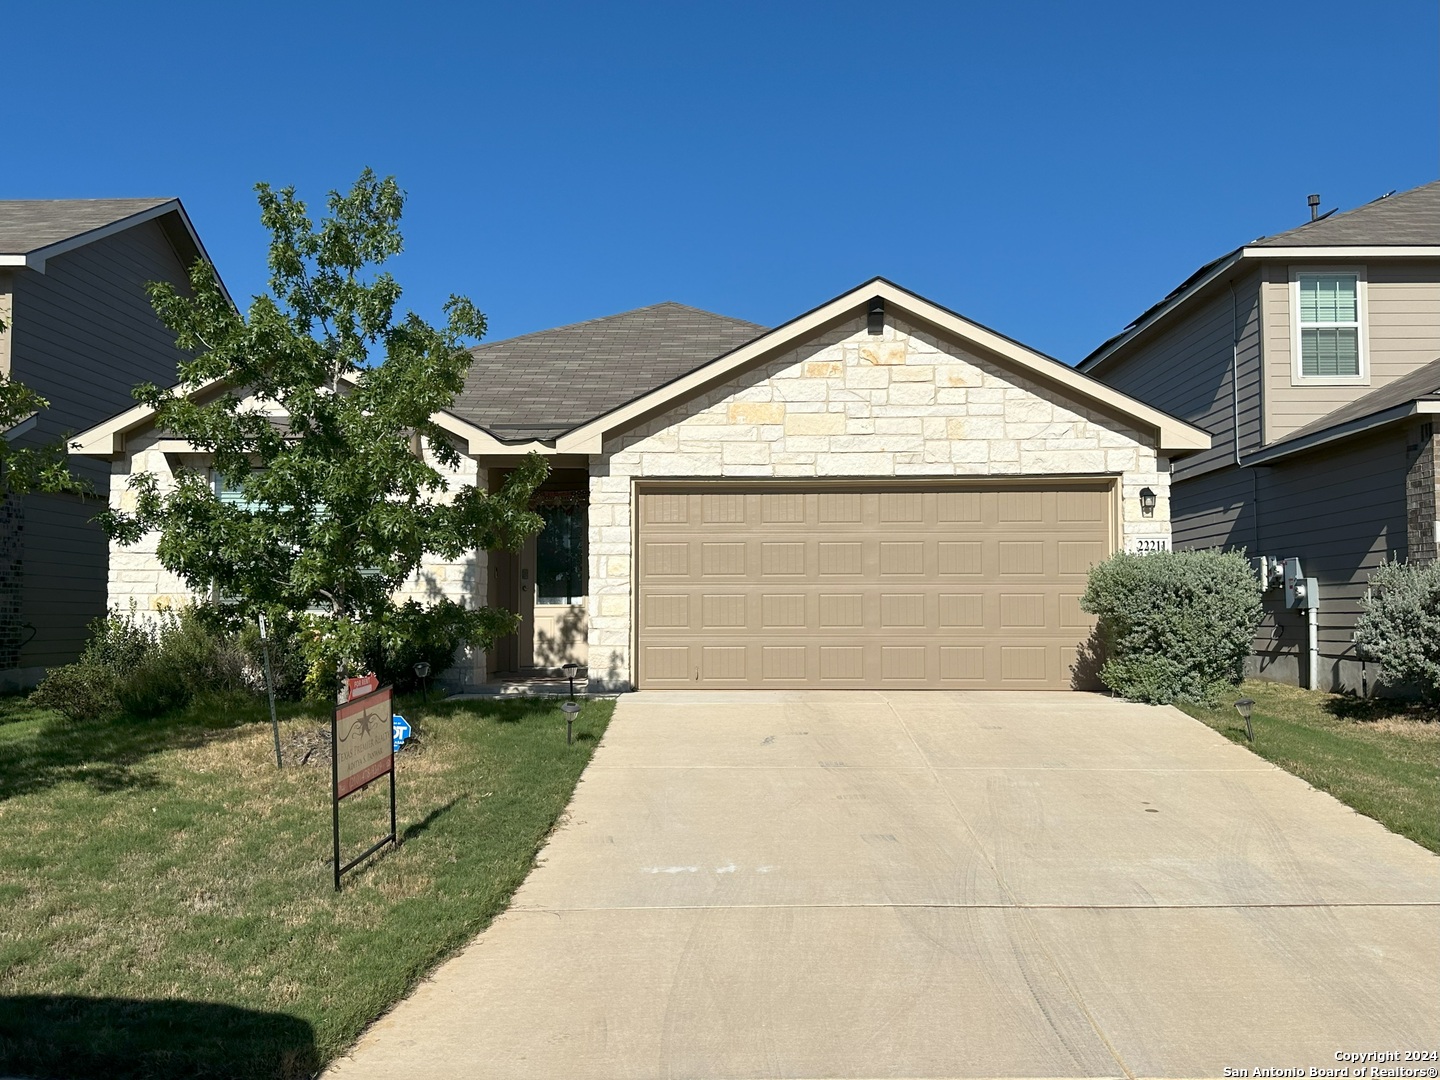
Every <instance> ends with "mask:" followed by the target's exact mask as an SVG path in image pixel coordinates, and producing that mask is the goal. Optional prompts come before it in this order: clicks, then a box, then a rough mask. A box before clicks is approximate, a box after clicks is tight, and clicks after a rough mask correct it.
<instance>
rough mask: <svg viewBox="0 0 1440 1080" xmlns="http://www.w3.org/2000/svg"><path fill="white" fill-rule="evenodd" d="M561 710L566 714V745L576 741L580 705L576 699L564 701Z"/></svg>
mask: <svg viewBox="0 0 1440 1080" xmlns="http://www.w3.org/2000/svg"><path fill="white" fill-rule="evenodd" d="M560 711H561V712H563V713H564V714H565V745H566V746H570V745H572V744H573V743H574V742H575V716H576V714H577V713H579V711H580V705H579V703H578V702H575V701H563V702H561V703H560Z"/></svg>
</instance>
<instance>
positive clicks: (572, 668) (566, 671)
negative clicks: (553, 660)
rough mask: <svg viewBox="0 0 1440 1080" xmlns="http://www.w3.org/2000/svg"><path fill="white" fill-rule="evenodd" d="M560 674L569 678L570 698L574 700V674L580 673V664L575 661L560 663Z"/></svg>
mask: <svg viewBox="0 0 1440 1080" xmlns="http://www.w3.org/2000/svg"><path fill="white" fill-rule="evenodd" d="M560 674H561V675H564V676H565V678H567V679H569V680H570V700H572V701H573V700H575V676H576V675H579V674H580V665H579V664H577V663H575V661H573V660H572V661H570V663H568V664H561V665H560Z"/></svg>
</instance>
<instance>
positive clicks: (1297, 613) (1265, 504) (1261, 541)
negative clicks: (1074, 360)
mask: <svg viewBox="0 0 1440 1080" xmlns="http://www.w3.org/2000/svg"><path fill="white" fill-rule="evenodd" d="M1079 370H1081V371H1083V372H1085V373H1086V374H1087V375H1090V376H1093V377H1094V378H1097V379H1099V380H1101V381H1102V382H1105V383H1107V384H1109V385H1110V386H1113V387H1114V388H1115V389H1117V390H1120V391H1122V392H1124V393H1126V394H1129V395H1131V396H1133V397H1136V398H1138V399H1140V400H1142V401H1145V402H1147V403H1149V404H1151V405H1154V406H1155V407H1157V408H1160V409H1163V410H1165V411H1167V412H1170V413H1173V414H1174V415H1176V416H1178V417H1181V418H1182V419H1184V420H1187V421H1189V422H1190V423H1192V424H1195V425H1196V426H1198V427H1201V428H1203V429H1204V430H1206V431H1208V432H1209V433H1210V435H1211V437H1212V443H1211V447H1210V449H1209V450H1206V451H1203V452H1201V453H1198V454H1193V455H1190V456H1189V457H1186V458H1184V459H1182V460H1178V461H1176V463H1175V468H1174V474H1173V477H1172V480H1171V493H1172V500H1173V503H1172V507H1171V514H1172V519H1173V523H1174V525H1173V527H1174V534H1173V535H1174V543H1175V545H1176V546H1177V547H1184V548H1206V547H1222V548H1226V549H1241V548H1243V549H1244V550H1246V551H1247V552H1249V553H1250V554H1251V555H1252V556H1269V557H1280V558H1285V557H1293V558H1298V559H1299V560H1300V561H1301V566H1302V568H1303V571H1304V573H1305V575H1307V576H1310V577H1314V578H1316V579H1317V580H1318V583H1319V587H1320V604H1319V609H1318V634H1317V637H1318V642H1317V645H1318V647H1317V650H1316V652H1317V655H1316V657H1315V663H1314V665H1313V667H1314V670H1313V671H1312V670H1311V667H1312V665H1311V662H1310V656H1309V631H1308V626H1307V613H1306V612H1304V611H1301V610H1297V609H1293V608H1287V607H1286V606H1285V598H1284V593H1283V590H1281V589H1272V590H1270V591H1269V592H1268V593H1267V595H1266V618H1265V622H1264V624H1263V625H1262V626H1261V628H1260V631H1259V633H1258V635H1257V637H1256V641H1255V650H1254V656H1253V658H1252V663H1253V667H1254V673H1255V674H1258V675H1260V676H1262V677H1266V678H1273V679H1277V680H1281V681H1285V682H1290V683H1296V684H1302V683H1304V684H1309V685H1314V686H1318V687H1323V688H1327V689H1345V690H1350V691H1355V692H1358V693H1368V692H1370V691H1372V690H1373V689H1374V686H1375V683H1376V679H1377V676H1378V674H1379V673H1377V672H1376V671H1375V669H1374V667H1373V666H1372V665H1366V663H1365V662H1364V661H1363V660H1362V659H1361V658H1360V657H1359V656H1358V655H1357V654H1356V651H1355V646H1354V643H1353V641H1352V634H1353V630H1354V626H1355V620H1356V617H1357V616H1358V615H1359V613H1360V601H1361V599H1362V598H1363V597H1364V595H1365V590H1366V585H1367V580H1368V576H1369V574H1370V572H1371V571H1372V570H1373V569H1374V568H1375V567H1376V566H1378V565H1379V564H1381V563H1382V562H1385V561H1386V560H1390V559H1407V558H1408V559H1412V560H1413V559H1433V558H1434V557H1435V554H1436V536H1437V528H1440V525H1437V514H1436V505H1435V479H1434V478H1435V449H1434V440H1433V426H1432V421H1433V416H1432V413H1433V412H1435V411H1440V182H1436V183H1430V184H1426V185H1424V186H1422V187H1419V188H1415V189H1414V190H1412V191H1407V192H1404V193H1402V194H1392V195H1388V196H1386V197H1383V198H1381V199H1378V200H1376V201H1375V202H1372V203H1369V204H1367V205H1365V206H1362V207H1359V208H1357V209H1355V210H1351V211H1349V212H1347V213H1342V214H1331V215H1327V216H1324V217H1321V218H1319V219H1317V220H1314V221H1311V222H1308V223H1306V224H1304V225H1302V226H1300V227H1299V228H1296V229H1291V230H1289V231H1288V232H1283V233H1279V234H1277V235H1275V236H1269V237H1262V238H1261V239H1259V240H1255V241H1253V242H1251V243H1248V244H1246V245H1244V246H1243V247H1240V248H1237V249H1235V250H1234V251H1231V252H1229V253H1228V254H1226V255H1223V256H1221V257H1220V258H1219V259H1216V260H1215V261H1214V262H1212V263H1209V264H1207V265H1206V266H1203V267H1201V268H1200V269H1199V270H1197V271H1196V272H1195V273H1194V274H1193V275H1191V277H1190V278H1188V279H1187V280H1186V281H1184V282H1183V283H1182V284H1181V285H1180V286H1179V287H1178V288H1176V289H1175V290H1174V291H1173V292H1172V293H1170V295H1168V296H1166V297H1165V298H1164V299H1163V300H1162V301H1160V303H1158V304H1156V305H1155V306H1154V307H1152V308H1151V309H1149V310H1148V311H1146V312H1144V313H1143V314H1142V315H1141V316H1140V317H1139V318H1138V319H1136V320H1135V322H1133V323H1132V324H1131V325H1130V326H1129V327H1127V328H1126V329H1125V330H1124V331H1123V332H1121V333H1120V334H1119V335H1117V336H1116V337H1114V338H1112V339H1111V340H1109V341H1107V342H1105V343H1104V344H1103V345H1101V346H1100V347H1099V348H1098V349H1096V350H1095V351H1094V352H1093V353H1091V354H1090V355H1089V356H1088V357H1086V358H1085V359H1084V360H1083V361H1082V362H1081V363H1080V364H1079Z"/></svg>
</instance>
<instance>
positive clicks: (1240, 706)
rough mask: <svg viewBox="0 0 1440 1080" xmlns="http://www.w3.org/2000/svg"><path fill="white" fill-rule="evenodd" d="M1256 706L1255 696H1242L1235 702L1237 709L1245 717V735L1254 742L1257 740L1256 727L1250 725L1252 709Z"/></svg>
mask: <svg viewBox="0 0 1440 1080" xmlns="http://www.w3.org/2000/svg"><path fill="white" fill-rule="evenodd" d="M1254 707H1255V699H1254V698H1248V697H1242V698H1241V699H1240V700H1239V701H1237V702H1235V710H1236V711H1237V712H1238V713H1239V714H1240V715H1241V716H1243V717H1244V718H1245V737H1246V738H1247V739H1249V740H1250V741H1251V742H1252V743H1253V742H1254V741H1255V729H1254V728H1253V727H1251V726H1250V710H1251V709H1253V708H1254Z"/></svg>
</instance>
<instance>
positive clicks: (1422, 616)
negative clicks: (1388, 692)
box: [1355, 562, 1440, 702]
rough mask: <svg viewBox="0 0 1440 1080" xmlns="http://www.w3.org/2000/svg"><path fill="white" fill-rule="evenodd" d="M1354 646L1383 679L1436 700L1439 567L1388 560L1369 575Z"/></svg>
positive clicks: (1439, 684) (1439, 695) (1439, 687)
mask: <svg viewBox="0 0 1440 1080" xmlns="http://www.w3.org/2000/svg"><path fill="white" fill-rule="evenodd" d="M1361 607H1362V610H1361V613H1360V618H1359V619H1358V620H1356V623H1355V647H1356V649H1357V650H1358V651H1359V653H1360V655H1361V656H1362V657H1364V658H1365V659H1366V660H1373V661H1376V662H1378V663H1379V664H1380V667H1381V670H1382V671H1384V673H1385V675H1386V677H1387V680H1390V681H1393V682H1396V683H1401V684H1406V685H1408V686H1410V687H1413V688H1414V689H1415V690H1416V691H1417V692H1418V693H1419V694H1420V696H1421V697H1423V698H1424V699H1425V700H1427V701H1430V702H1436V701H1440V563H1434V562H1431V563H1403V562H1392V563H1386V564H1385V565H1384V566H1381V567H1378V568H1376V570H1375V571H1374V572H1373V573H1372V574H1371V575H1370V588H1369V589H1368V590H1367V591H1366V593H1365V599H1364V600H1363V601H1362V602H1361Z"/></svg>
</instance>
